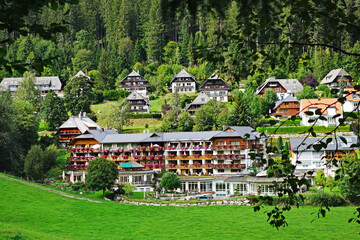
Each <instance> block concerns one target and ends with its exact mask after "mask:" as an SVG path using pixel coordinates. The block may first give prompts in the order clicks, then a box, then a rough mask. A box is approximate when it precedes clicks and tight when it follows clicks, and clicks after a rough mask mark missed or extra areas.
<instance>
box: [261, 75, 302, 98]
mask: <svg viewBox="0 0 360 240" xmlns="http://www.w3.org/2000/svg"><path fill="white" fill-rule="evenodd" d="M268 83H279V84H280V85H281V86H283V87H284V88H285V89H286V91H287V93H296V92H299V91H302V90H303V86H302V85H301V83H300V82H299V80H297V79H275V77H271V78H268V79H266V81H265V82H264V83H263V84H261V85H260V87H258V88H257V89H256V94H258V93H259V92H261V90H262V89H263V88H264V87H266V85H267V84H268Z"/></svg>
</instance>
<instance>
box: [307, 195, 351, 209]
mask: <svg viewBox="0 0 360 240" xmlns="http://www.w3.org/2000/svg"><path fill="white" fill-rule="evenodd" d="M306 202H307V204H309V205H312V206H320V205H323V206H328V207H337V206H344V205H346V201H345V199H344V198H343V197H342V196H341V195H339V194H336V193H329V192H320V193H313V194H311V195H309V196H307V197H306Z"/></svg>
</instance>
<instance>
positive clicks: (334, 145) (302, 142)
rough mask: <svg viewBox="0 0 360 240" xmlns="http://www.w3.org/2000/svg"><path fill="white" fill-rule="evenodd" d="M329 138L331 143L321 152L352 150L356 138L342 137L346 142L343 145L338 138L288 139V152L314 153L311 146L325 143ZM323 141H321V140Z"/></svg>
mask: <svg viewBox="0 0 360 240" xmlns="http://www.w3.org/2000/svg"><path fill="white" fill-rule="evenodd" d="M329 138H331V142H330V143H329V144H328V145H327V147H326V148H325V149H324V148H322V150H328V151H333V150H340V151H341V150H352V149H354V148H352V147H351V145H352V144H356V143H357V137H355V136H351V137H344V138H345V139H346V141H347V143H346V144H345V143H344V142H343V141H342V140H341V139H340V138H339V137H336V138H334V137H326V138H322V137H316V138H314V137H309V138H290V150H291V151H314V148H313V145H316V144H319V143H320V141H322V142H324V143H326V141H327V139H329ZM322 139H323V140H322Z"/></svg>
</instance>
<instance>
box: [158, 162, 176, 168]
mask: <svg viewBox="0 0 360 240" xmlns="http://www.w3.org/2000/svg"><path fill="white" fill-rule="evenodd" d="M161 165H162V164H161ZM168 166H169V167H170V168H174V167H176V164H173V163H169V164H168Z"/></svg>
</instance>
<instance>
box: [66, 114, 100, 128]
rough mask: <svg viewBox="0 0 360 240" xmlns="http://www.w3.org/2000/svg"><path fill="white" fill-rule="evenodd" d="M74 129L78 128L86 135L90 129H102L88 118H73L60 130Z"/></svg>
mask: <svg viewBox="0 0 360 240" xmlns="http://www.w3.org/2000/svg"><path fill="white" fill-rule="evenodd" d="M69 128H70V129H72V128H77V129H79V130H80V132H81V133H84V132H85V131H86V130H88V129H89V128H97V129H100V128H101V127H100V126H99V125H97V124H96V123H95V122H94V121H93V120H91V118H89V117H87V116H81V113H80V114H79V116H72V117H70V118H69V119H68V120H67V121H66V122H64V123H63V124H62V125H61V126H60V127H59V129H69Z"/></svg>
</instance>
